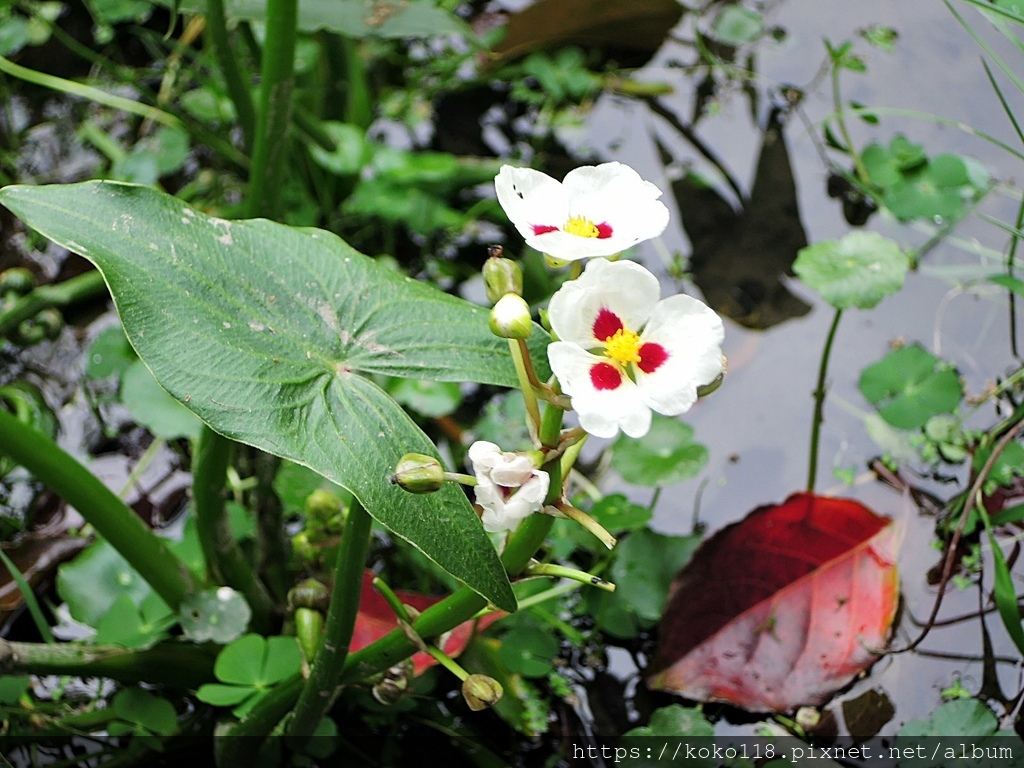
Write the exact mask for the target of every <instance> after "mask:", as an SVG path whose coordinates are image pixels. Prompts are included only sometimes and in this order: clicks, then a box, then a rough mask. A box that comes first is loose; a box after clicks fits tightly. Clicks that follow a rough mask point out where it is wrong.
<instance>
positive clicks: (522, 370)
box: [508, 339, 540, 434]
mask: <svg viewBox="0 0 1024 768" xmlns="http://www.w3.org/2000/svg"><path fill="white" fill-rule="evenodd" d="M508 348H509V351H510V352H511V353H512V362H513V363H514V364H515V367H516V376H518V377H519V388H520V389H521V390H523V400H525V401H526V414H527V416H528V417H529V419H530V433H531V434H536V433H537V432H538V431H539V430H540V407H539V406H538V405H537V395H536V394H535V393H534V391H533V388H534V383H533V381H531V379H530V374H529V371H530V370H531V369H532V368H533V364H532V362H530V352H529V350H528V349H527V347H526V342H525V341H523V340H522V339H509V340H508ZM533 378H534V379H536V374H534V376H533Z"/></svg>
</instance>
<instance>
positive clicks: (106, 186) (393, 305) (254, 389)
mask: <svg viewBox="0 0 1024 768" xmlns="http://www.w3.org/2000/svg"><path fill="white" fill-rule="evenodd" d="M0 200H2V202H3V204H4V205H5V206H7V207H9V208H10V209H11V210H12V211H14V212H15V213H16V214H17V215H18V216H20V217H21V218H22V219H23V220H25V221H26V222H27V223H28V224H29V225H30V226H33V227H35V228H36V229H38V230H39V231H40V232H42V233H43V234H44V235H46V236H47V237H49V238H50V239H52V240H54V241H55V242H57V243H60V244H61V245H64V246H65V247H67V248H69V249H70V250H73V251H74V252H76V253H79V254H81V255H83V256H84V257H85V258H87V259H89V260H91V261H93V262H94V263H95V264H96V265H97V267H99V269H100V271H101V272H102V273H103V276H104V278H105V279H106V281H107V285H108V286H109V288H110V291H111V294H112V295H113V297H114V302H115V304H116V306H117V309H118V312H119V313H120V316H121V320H122V324H123V326H124V328H125V332H126V333H127V335H128V337H129V338H130V339H131V341H132V344H133V346H134V347H135V349H136V350H137V351H138V352H139V355H140V356H141V357H142V359H143V360H145V362H146V365H147V366H148V367H149V369H150V370H151V371H152V372H153V375H154V376H155V378H156V379H157V381H158V382H159V383H160V385H161V386H162V387H163V388H165V389H166V390H167V391H168V392H169V393H171V395H172V396H173V397H174V398H175V399H176V400H178V401H179V402H181V403H184V404H185V405H186V406H187V407H188V408H189V409H190V410H191V411H193V413H195V414H196V415H198V416H199V418H200V419H202V420H203V421H205V422H206V423H207V424H209V425H210V426H212V427H213V428H214V429H216V430H217V431H218V432H220V433H222V434H224V435H226V436H227V437H230V438H232V439H234V440H237V441H239V442H242V443H246V444H249V445H254V446H256V447H258V448H261V449H263V450H265V451H268V452H270V453H273V454H275V455H277V456H281V457H282V458H286V459H290V460H292V461H295V462H297V463H299V464H303V465H305V466H308V467H310V468H312V469H313V470H315V471H316V472H318V473H319V474H321V475H323V476H324V477H326V478H327V479H329V480H331V481H333V482H335V483H337V484H338V485H341V486H343V487H345V488H347V489H348V490H350V491H351V492H352V493H353V494H354V495H355V496H356V497H357V498H358V500H359V501H360V502H361V503H362V504H363V506H364V507H365V508H366V510H367V511H368V512H369V513H370V514H371V515H372V516H373V517H374V518H375V519H376V520H378V521H379V522H380V523H381V524H383V525H384V526H386V527H387V528H388V529H390V530H391V531H392V532H393V533H395V534H396V535H398V536H399V537H400V538H403V539H405V540H407V541H409V542H411V543H412V544H414V545H415V546H417V547H419V548H420V549H421V550H422V551H423V552H424V553H425V554H426V555H427V556H428V557H430V559H431V560H433V561H434V562H436V563H437V564H438V565H440V566H441V567H442V568H444V569H445V570H446V571H448V573H450V574H451V575H452V576H454V577H455V578H457V579H459V580H461V581H463V582H464V583H466V584H467V585H469V586H470V587H471V588H473V589H474V590H476V591H477V592H479V593H480V594H481V595H483V596H484V597H486V598H487V599H488V600H490V601H491V602H492V603H494V604H495V605H497V606H498V607H500V608H503V609H505V610H514V609H515V605H516V602H515V596H514V595H513V593H512V589H511V587H510V585H509V583H508V577H507V575H506V574H505V569H504V568H503V567H502V565H501V561H500V560H499V559H498V556H497V553H496V552H495V551H494V548H493V546H491V544H490V541H489V539H488V538H487V535H486V533H485V532H484V530H483V527H482V526H481V525H480V521H479V519H478V518H477V516H476V514H475V513H474V512H473V509H472V507H471V506H470V504H469V501H468V499H467V498H466V495H465V494H464V493H463V492H462V490H461V489H460V488H458V487H455V486H452V485H449V486H446V487H445V488H443V489H442V490H440V491H438V492H437V493H434V494H429V495H424V496H418V497H416V498H415V500H412V499H410V497H409V496H408V494H406V493H405V492H404V491H403V490H401V489H400V488H399V487H398V486H396V485H393V484H392V483H390V482H389V478H390V475H391V473H392V471H393V468H394V466H395V465H396V464H397V463H398V460H399V458H401V456H402V455H404V454H405V453H409V452H415V453H425V454H431V455H437V451H436V448H435V447H434V445H433V444H432V442H431V441H430V440H429V438H427V436H426V435H425V434H423V432H422V430H420V429H419V427H417V426H416V424H415V423H414V422H413V421H412V420H411V419H410V418H409V417H408V415H407V414H406V413H405V412H404V411H403V410H402V408H401V407H400V406H399V405H398V404H397V403H395V401H394V400H393V399H391V398H390V397H388V396H387V395H386V394H385V393H384V392H383V391H382V390H381V389H380V388H379V387H378V386H377V385H376V384H374V383H373V382H372V381H370V380H369V379H368V378H367V377H366V376H365V375H364V374H382V375H385V376H400V377H405V378H413V379H431V380H434V381H449V382H464V381H476V382H480V383H488V384H497V385H500V386H510V387H514V386H516V384H517V378H516V375H515V370H514V367H513V365H512V363H511V360H510V359H509V355H508V348H507V345H505V344H503V343H502V340H500V339H497V338H495V337H494V336H493V335H491V333H490V331H489V329H488V327H487V312H486V311H484V310H483V309H482V308H480V307H474V306H473V305H471V304H468V303H467V302H465V301H462V300H461V299H458V298H455V297H453V296H449V295H447V294H445V293H443V292H442V291H440V290H438V289H436V288H433V287H431V286H428V285H425V284H423V283H419V282H417V281H415V280H412V279H410V278H407V277H403V276H402V275H400V274H397V273H396V272H394V271H393V270H390V269H388V268H387V267H386V266H382V265H380V264H378V263H376V262H375V261H374V260H372V259H370V258H368V257H366V256H364V255H362V254H360V253H358V252H357V251H355V250H353V249H352V248H350V247H349V246H347V245H346V244H345V243H343V242H342V241H341V240H339V239H338V238H337V237H336V236H334V235H332V234H331V233H328V232H323V231H315V230H300V229H294V228H290V227H285V226H282V225H279V224H275V223H273V222H270V221H263V220H256V221H239V222H231V221H225V220H223V219H217V218H211V217H208V216H204V215H203V214H201V213H199V212H196V211H194V210H192V209H191V208H189V207H188V206H187V205H185V204H183V203H182V202H181V201H180V200H176V199H175V198H173V197H170V196H168V195H165V194H162V193H160V192H157V191H156V190H153V189H149V188H146V187H136V186H131V185H124V184H113V183H109V182H87V183H84V184H75V185H68V186H60V185H56V186H50V187H7V188H5V189H4V190H2V191H0ZM547 342H548V336H547V334H545V333H544V332H543V331H542V330H541V329H539V328H537V329H535V332H534V334H533V336H532V337H531V339H530V344H531V348H532V349H533V353H534V354H533V358H534V361H535V364H537V365H538V367H539V368H540V369H541V370H538V375H540V376H541V377H542V378H544V377H546V376H547V375H549V372H548V371H546V370H543V361H545V360H546V355H545V354H544V350H545V348H546V345H547Z"/></svg>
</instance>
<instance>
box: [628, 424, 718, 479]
mask: <svg viewBox="0 0 1024 768" xmlns="http://www.w3.org/2000/svg"><path fill="white" fill-rule="evenodd" d="M707 462H708V449H707V448H706V447H704V446H703V445H701V444H700V443H695V442H693V427H691V426H690V425H689V424H686V423H684V422H682V421H679V420H677V419H673V418H669V417H668V416H659V415H655V416H654V419H653V421H652V422H651V429H650V431H649V432H648V433H647V434H646V435H645V436H644V437H642V438H640V439H639V440H634V439H632V438H629V437H626V436H624V435H620V436H619V438H618V439H617V440H616V441H615V444H614V446H613V452H612V467H614V468H615V471H616V472H618V473H619V474H620V475H622V479H623V480H625V481H626V482H628V483H633V484H635V485H648V486H654V485H669V484H670V483H677V482H679V481H680V480H686V479H688V478H691V477H693V476H694V475H696V474H697V473H698V472H700V470H701V469H702V468H703V467H704V465H705V464H707Z"/></svg>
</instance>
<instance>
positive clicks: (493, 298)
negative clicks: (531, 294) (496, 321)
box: [483, 256, 523, 304]
mask: <svg viewBox="0 0 1024 768" xmlns="http://www.w3.org/2000/svg"><path fill="white" fill-rule="evenodd" d="M483 272H484V286H486V288H487V300H488V301H489V302H491V304H495V303H497V302H498V300H499V299H501V297H502V296H504V295H505V294H506V293H514V294H516V295H517V296H521V295H522V293H523V271H522V270H521V269H520V268H519V265H518V264H516V263H515V262H514V261H512V259H505V258H501V257H500V256H491V258H489V259H488V260H487V261H485V262H484V269H483Z"/></svg>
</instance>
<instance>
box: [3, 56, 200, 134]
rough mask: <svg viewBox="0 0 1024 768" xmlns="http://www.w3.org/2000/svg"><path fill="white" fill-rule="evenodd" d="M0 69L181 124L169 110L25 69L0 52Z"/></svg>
mask: <svg viewBox="0 0 1024 768" xmlns="http://www.w3.org/2000/svg"><path fill="white" fill-rule="evenodd" d="M0 72H2V73H3V74H5V75H9V76H10V77H15V78H17V79H19V80H24V81H25V82H26V83H32V84H33V85H38V86H41V87H43V88H49V89H51V90H54V91H58V92H59V93H65V94H67V95H69V96H78V97H79V98H83V99H86V100H88V101H92V102H95V103H96V104H102V105H103V106H105V107H110V108H111V109H119V110H121V111H122V112H128V113H129V114H133V115H138V116H139V117H144V118H146V119H148V120H153V121H155V122H157V123H160V124H162V125H169V126H172V127H179V126H181V121H180V120H179V119H178V118H176V117H175V116H174V115H172V114H171V113H169V112H164V111H163V110H162V109H157V108H156V107H151V106H149V105H148V104H142V103H141V102H138V101H134V100H132V99H126V98H125V97H124V96H115V95H114V94H112V93H107V92H106V91H101V90H100V89H99V88H93V87H92V86H91V85H85V84H83V83H77V82H75V81H74V80H65V79H64V78H62V77H56V76H55V75H47V74H45V73H43V72H37V71H36V70H34V69H28V68H27V67H22V66H20V65H18V64H15V63H14V62H13V61H10V60H9V59H5V58H4V57H3V56H0Z"/></svg>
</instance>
